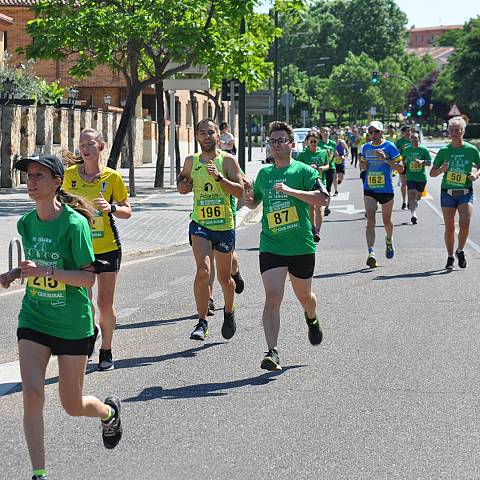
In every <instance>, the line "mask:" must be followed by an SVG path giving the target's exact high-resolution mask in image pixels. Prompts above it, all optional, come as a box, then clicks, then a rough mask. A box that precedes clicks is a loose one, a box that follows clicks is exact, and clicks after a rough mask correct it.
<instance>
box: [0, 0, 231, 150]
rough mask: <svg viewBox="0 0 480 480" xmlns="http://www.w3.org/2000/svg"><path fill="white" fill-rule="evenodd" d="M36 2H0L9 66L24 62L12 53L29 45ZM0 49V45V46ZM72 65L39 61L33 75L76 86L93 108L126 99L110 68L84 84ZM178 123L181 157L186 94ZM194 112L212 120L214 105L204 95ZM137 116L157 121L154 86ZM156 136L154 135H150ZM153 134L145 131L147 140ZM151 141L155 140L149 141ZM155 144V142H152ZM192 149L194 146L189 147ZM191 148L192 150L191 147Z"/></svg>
mask: <svg viewBox="0 0 480 480" xmlns="http://www.w3.org/2000/svg"><path fill="white" fill-rule="evenodd" d="M35 3H36V0H0V14H1V16H0V31H1V30H2V29H3V30H4V32H5V33H4V48H5V50H7V51H8V52H9V55H10V59H9V62H10V63H11V64H14V65H15V64H18V63H21V62H24V59H23V58H22V57H20V56H19V55H17V54H16V53H15V50H16V49H17V48H18V47H22V46H25V45H28V44H30V43H31V38H30V37H29V36H28V35H27V33H26V31H25V26H26V24H27V22H28V21H29V20H31V19H33V18H34V13H33V11H32V10H31V7H32V6H33V5H34V4H35ZM2 17H5V18H10V19H11V22H10V23H8V22H2ZM0 47H1V45H0ZM71 64H72V63H71V61H69V60H66V61H58V60H57V61H55V60H48V61H43V60H42V61H38V62H36V63H35V64H34V65H33V66H32V69H33V71H34V72H35V73H36V74H37V75H38V76H39V77H41V78H44V79H45V80H46V81H48V82H53V81H55V80H58V81H59V82H60V84H61V85H62V86H63V87H71V86H75V88H77V89H78V90H79V99H80V100H82V101H83V102H84V103H85V104H86V105H87V106H90V107H92V108H100V109H102V108H104V107H105V105H104V96H105V95H109V96H110V97H111V106H113V107H121V106H122V105H124V101H125V99H126V96H127V90H126V82H125V80H124V78H123V76H122V75H121V74H119V73H115V72H112V71H111V70H110V69H109V68H107V67H104V66H101V67H98V68H97V69H96V70H95V71H94V74H93V75H92V76H91V77H88V78H85V79H83V80H78V79H75V78H72V77H71V76H70V75H69V74H68V70H69V68H70V66H71ZM176 97H177V102H176V107H177V115H176V118H177V123H178V125H179V128H178V135H179V139H180V142H181V150H182V155H183V154H185V153H188V152H190V150H191V148H190V144H191V143H192V104H191V102H190V95H189V92H185V91H178V92H177V93H176ZM196 99H197V111H198V115H199V118H202V117H207V116H209V117H212V116H213V114H214V111H215V110H214V105H213V103H212V102H211V101H209V100H208V99H207V98H206V97H205V96H204V95H198V96H197V97H196ZM223 111H224V112H225V118H227V106H226V104H224V105H223ZM137 116H144V117H145V118H147V119H150V120H156V109H155V91H154V88H153V86H152V87H149V88H146V89H145V90H144V91H143V92H142V95H141V99H139V104H138V108H137ZM153 134H154V135H155V132H153ZM151 135H152V130H151V128H150V127H148V137H151ZM152 140H154V139H152ZM153 143H154V142H153ZM192 145H193V143H192ZM192 148H193V147H192Z"/></svg>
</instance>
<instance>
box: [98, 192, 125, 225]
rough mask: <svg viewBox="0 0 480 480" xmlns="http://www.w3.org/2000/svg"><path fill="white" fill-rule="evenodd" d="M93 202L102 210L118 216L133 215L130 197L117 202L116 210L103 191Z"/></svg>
mask: <svg viewBox="0 0 480 480" xmlns="http://www.w3.org/2000/svg"><path fill="white" fill-rule="evenodd" d="M93 204H94V206H95V208H96V209H97V210H102V211H103V212H107V213H112V215H114V216H115V217H117V218H125V219H127V218H130V217H131V216H132V207H131V205H130V203H129V202H128V198H126V199H124V200H122V201H121V202H117V204H116V205H115V208H114V210H115V211H114V212H112V204H110V203H109V202H107V200H106V199H105V197H104V196H103V193H102V192H100V197H98V198H95V200H93Z"/></svg>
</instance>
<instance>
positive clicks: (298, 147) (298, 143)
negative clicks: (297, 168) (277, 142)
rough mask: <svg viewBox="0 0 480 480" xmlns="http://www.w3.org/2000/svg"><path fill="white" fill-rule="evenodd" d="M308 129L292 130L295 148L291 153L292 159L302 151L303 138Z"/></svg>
mask: <svg viewBox="0 0 480 480" xmlns="http://www.w3.org/2000/svg"><path fill="white" fill-rule="evenodd" d="M310 130H311V129H310V128H294V129H293V135H294V138H295V148H294V149H293V151H292V157H293V158H297V156H298V154H299V153H300V152H302V151H303V149H304V142H305V137H306V136H307V134H308V132H309V131H310Z"/></svg>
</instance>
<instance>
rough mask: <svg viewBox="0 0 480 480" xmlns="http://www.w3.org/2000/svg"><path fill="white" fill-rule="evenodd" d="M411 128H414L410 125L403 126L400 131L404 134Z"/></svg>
mask: <svg viewBox="0 0 480 480" xmlns="http://www.w3.org/2000/svg"><path fill="white" fill-rule="evenodd" d="M411 128H412V127H411V126H410V125H402V126H401V127H400V131H401V132H404V131H405V130H411Z"/></svg>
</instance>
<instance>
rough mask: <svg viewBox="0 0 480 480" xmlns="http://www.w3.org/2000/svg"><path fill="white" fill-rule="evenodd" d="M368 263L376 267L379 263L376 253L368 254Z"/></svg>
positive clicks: (371, 266)
mask: <svg viewBox="0 0 480 480" xmlns="http://www.w3.org/2000/svg"><path fill="white" fill-rule="evenodd" d="M367 265H368V266H369V267H370V268H376V267H377V266H378V265H377V259H376V258H375V254H374V253H369V254H368V257H367Z"/></svg>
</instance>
